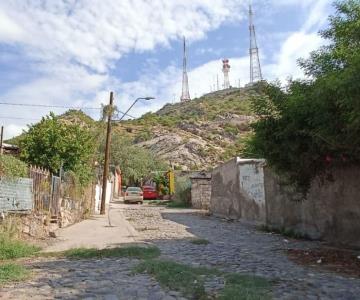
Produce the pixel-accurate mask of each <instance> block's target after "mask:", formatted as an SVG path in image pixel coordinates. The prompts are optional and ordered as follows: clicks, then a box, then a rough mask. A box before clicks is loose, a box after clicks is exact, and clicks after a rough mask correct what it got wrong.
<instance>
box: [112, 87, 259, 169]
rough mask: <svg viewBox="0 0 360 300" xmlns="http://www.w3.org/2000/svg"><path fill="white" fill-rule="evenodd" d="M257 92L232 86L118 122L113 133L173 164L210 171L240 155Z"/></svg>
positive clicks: (179, 166)
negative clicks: (137, 117) (252, 100)
mask: <svg viewBox="0 0 360 300" xmlns="http://www.w3.org/2000/svg"><path fill="white" fill-rule="evenodd" d="M253 95H256V90H255V89H230V90H224V91H218V92H215V93H211V94H207V95H204V96H203V97H200V98H197V99H194V100H192V101H189V102H185V103H176V104H167V105H165V106H164V107H163V108H162V109H160V110H159V111H157V112H156V113H147V114H145V115H143V116H142V117H141V118H139V119H136V120H128V121H124V122H121V123H118V124H116V125H115V126H114V131H115V132H116V133H117V134H119V135H122V136H127V137H130V138H132V139H133V141H134V143H135V144H136V145H137V146H140V147H144V148H146V149H149V150H151V151H152V152H154V153H155V154H156V155H157V156H159V157H161V158H162V159H164V160H165V161H167V162H169V163H170V164H172V165H174V166H175V168H178V169H184V170H203V169H209V168H211V167H213V166H215V165H217V164H218V163H219V162H221V161H224V160H227V159H229V158H231V157H233V156H235V155H239V154H240V153H241V149H242V147H243V145H244V141H246V140H247V138H248V136H249V134H250V132H251V129H250V126H249V125H250V123H251V122H252V121H254V117H253V116H252V115H251V110H250V98H251V97H252V96H253Z"/></svg>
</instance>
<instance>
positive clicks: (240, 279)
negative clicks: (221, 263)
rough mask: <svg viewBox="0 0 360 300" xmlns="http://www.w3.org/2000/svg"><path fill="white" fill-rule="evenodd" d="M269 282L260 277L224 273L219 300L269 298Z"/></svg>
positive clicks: (257, 299)
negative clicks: (223, 285) (223, 282)
mask: <svg viewBox="0 0 360 300" xmlns="http://www.w3.org/2000/svg"><path fill="white" fill-rule="evenodd" d="M270 288H271V285H270V283H269V282H268V281H267V280H266V279H264V278H261V277H257V276H249V275H242V274H235V273H232V274H226V275H225V287H224V289H223V290H222V292H221V293H220V296H219V299H220V300H259V299H261V300H263V299H264V300H265V299H271V292H270Z"/></svg>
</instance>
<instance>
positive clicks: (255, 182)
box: [239, 164, 265, 204]
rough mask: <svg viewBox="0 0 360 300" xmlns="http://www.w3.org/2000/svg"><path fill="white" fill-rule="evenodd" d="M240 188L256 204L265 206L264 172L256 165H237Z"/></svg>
mask: <svg viewBox="0 0 360 300" xmlns="http://www.w3.org/2000/svg"><path fill="white" fill-rule="evenodd" d="M239 168H240V172H239V173H240V187H241V188H242V190H243V191H245V192H246V193H247V194H248V196H249V197H250V198H252V199H254V201H255V202H256V203H259V204H265V188H264V170H263V168H261V167H259V166H258V165H256V164H244V165H239Z"/></svg>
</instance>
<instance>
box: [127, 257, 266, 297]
mask: <svg viewBox="0 0 360 300" xmlns="http://www.w3.org/2000/svg"><path fill="white" fill-rule="evenodd" d="M133 272H134V273H135V274H136V273H147V274H150V275H152V276H153V277H155V279H156V280H157V281H158V282H159V283H160V285H162V286H163V287H166V288H168V289H170V290H175V291H178V292H181V293H182V294H183V295H184V296H185V297H189V298H192V299H199V300H205V299H209V297H210V295H209V294H208V293H207V291H206V289H205V283H206V281H207V279H211V278H212V277H214V276H217V277H223V278H224V282H225V285H224V286H223V287H221V289H220V292H219V294H217V295H216V297H218V298H219V299H222V300H225V299H226V300H231V299H234V300H242V299H244V300H255V299H271V293H270V288H271V285H270V283H269V282H268V281H267V280H266V279H263V278H261V277H256V276H248V275H241V274H226V273H224V272H221V271H219V270H216V269H209V268H203V267H191V266H187V265H183V264H180V263H176V262H173V261H163V260H148V261H144V262H142V263H140V264H139V265H138V266H137V267H136V268H135V269H134V270H133ZM216 290H218V289H216ZM211 296H212V297H213V295H211ZM212 299H213V298H212Z"/></svg>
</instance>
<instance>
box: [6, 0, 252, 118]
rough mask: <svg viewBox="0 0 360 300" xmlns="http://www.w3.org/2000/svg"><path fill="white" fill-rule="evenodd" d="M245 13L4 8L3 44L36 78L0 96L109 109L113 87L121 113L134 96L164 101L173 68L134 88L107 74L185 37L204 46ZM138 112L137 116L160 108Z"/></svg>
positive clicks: (84, 1)
mask: <svg viewBox="0 0 360 300" xmlns="http://www.w3.org/2000/svg"><path fill="white" fill-rule="evenodd" d="M243 7H244V3H239V1H237V0H218V1H211V0H174V1H162V0H152V1H144V0H93V1H88V0H54V1H42V0H32V1H23V0H4V1H1V2H0V44H7V43H11V44H12V45H15V46H16V47H17V48H18V49H20V51H19V52H21V55H25V56H26V57H27V58H26V59H27V60H28V61H30V62H31V63H32V64H33V67H32V69H33V71H34V73H36V77H35V78H34V79H33V80H32V81H31V82H26V83H19V85H18V86H14V87H13V89H11V90H9V91H6V93H3V94H2V95H0V97H1V99H5V100H6V101H9V102H29V103H33V104H36V103H41V104H57V105H72V106H74V105H87V106H89V105H95V104H96V105H98V104H99V103H100V102H102V103H106V102H107V101H108V91H109V90H111V88H112V87H116V88H115V92H117V93H116V94H117V95H119V101H120V103H119V104H121V107H126V105H128V104H129V103H130V102H131V99H133V98H134V97H135V94H136V96H138V95H139V94H141V93H144V94H147V93H150V94H159V98H162V97H165V93H164V92H163V91H164V90H167V89H164V88H160V84H165V85H166V84H169V83H168V78H167V77H166V76H168V73H166V72H170V73H171V75H172V76H175V77H176V75H174V74H172V72H174V68H173V69H172V68H168V69H167V71H166V72H164V73H163V74H159V76H160V79H157V80H154V78H149V79H146V78H145V77H143V78H140V79H139V81H138V82H133V83H131V82H130V83H123V82H120V81H119V80H118V79H117V78H114V77H111V76H110V75H109V72H110V70H111V69H112V68H113V67H114V62H115V61H116V60H118V59H120V58H121V57H122V56H123V55H124V54H126V53H129V52H132V51H135V52H143V51H147V50H152V49H154V48H155V47H156V46H159V45H163V46H168V45H169V43H170V41H172V40H175V39H179V38H180V37H181V36H182V35H186V36H187V38H188V39H189V40H197V39H201V38H203V37H204V36H205V35H206V33H207V32H208V31H209V30H212V29H215V28H217V27H218V26H220V24H222V23H223V22H226V21H231V20H235V19H236V20H239V19H241V18H243V17H244V16H245V14H244V13H245V10H244V9H243ZM22 59H25V58H24V57H22ZM150 77H151V76H150ZM144 80H145V83H146V84H145V85H144ZM153 86H154V87H153ZM119 87H120V88H119ZM134 89H136V93H135V92H134ZM94 95H95V96H94ZM166 97H167V96H166ZM104 98H105V99H104ZM20 100H21V101H20ZM163 101H167V100H163ZM157 103H160V102H157ZM119 106H120V105H119ZM139 107H140V109H138V111H139V112H142V111H145V110H146V109H149V108H154V107H159V105H158V104H153V105H152V106H147V105H143V108H142V106H139ZM0 109H1V110H2V112H4V113H6V115H13V114H15V115H16V116H19V115H21V116H29V115H31V117H33V118H40V116H41V115H43V114H44V112H47V111H46V110H44V109H33V110H32V111H31V113H29V110H28V109H25V108H21V107H20V108H18V107H1V108H0ZM55 111H57V112H61V111H62V110H57V109H56V110H55ZM97 115H98V113H93V116H96V117H97ZM20 123H21V122H20V121H19V122H18V123H17V124H20ZM6 124H9V123H6ZM11 124H13V122H12V123H11ZM21 124H23V123H21Z"/></svg>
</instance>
